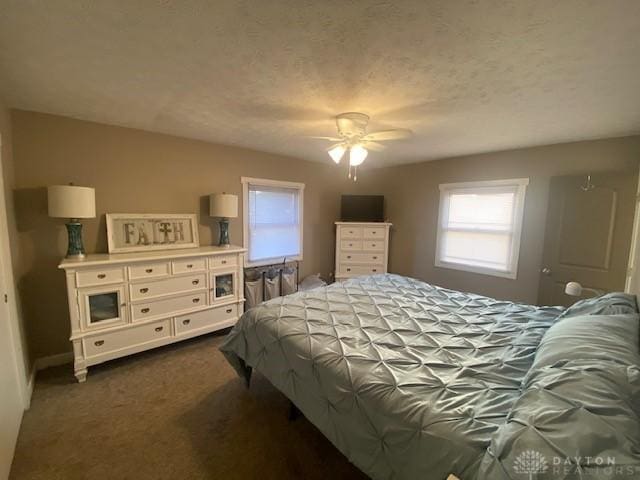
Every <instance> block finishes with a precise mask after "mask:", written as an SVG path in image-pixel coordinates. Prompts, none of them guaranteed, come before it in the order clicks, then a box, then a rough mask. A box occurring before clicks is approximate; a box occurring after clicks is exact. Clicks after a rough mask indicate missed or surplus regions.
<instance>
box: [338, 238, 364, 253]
mask: <svg viewBox="0 0 640 480" xmlns="http://www.w3.org/2000/svg"><path fill="white" fill-rule="evenodd" d="M340 249H341V250H351V251H358V250H362V240H341V241H340Z"/></svg>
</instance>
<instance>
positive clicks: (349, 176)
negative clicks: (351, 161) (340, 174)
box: [347, 165, 351, 179]
mask: <svg viewBox="0 0 640 480" xmlns="http://www.w3.org/2000/svg"><path fill="white" fill-rule="evenodd" d="M347 178H349V179H350V178H351V165H349V175H348V176H347Z"/></svg>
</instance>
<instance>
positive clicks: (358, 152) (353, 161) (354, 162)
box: [349, 145, 369, 167]
mask: <svg viewBox="0 0 640 480" xmlns="http://www.w3.org/2000/svg"><path fill="white" fill-rule="evenodd" d="M367 155H369V152H368V151H367V149H366V148H364V147H363V146H362V145H354V146H353V147H351V150H350V151H349V165H350V166H352V167H357V166H358V165H360V164H362V162H364V160H365V158H367Z"/></svg>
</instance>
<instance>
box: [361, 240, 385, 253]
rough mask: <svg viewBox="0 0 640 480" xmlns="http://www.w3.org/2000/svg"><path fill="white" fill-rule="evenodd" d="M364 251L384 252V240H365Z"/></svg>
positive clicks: (363, 243)
mask: <svg viewBox="0 0 640 480" xmlns="http://www.w3.org/2000/svg"><path fill="white" fill-rule="evenodd" d="M362 250H365V251H367V252H384V240H364V241H363V242H362Z"/></svg>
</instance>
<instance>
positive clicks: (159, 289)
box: [129, 273, 207, 300]
mask: <svg viewBox="0 0 640 480" xmlns="http://www.w3.org/2000/svg"><path fill="white" fill-rule="evenodd" d="M206 281H207V275H206V274H205V273H197V274H195V275H184V276H181V277H170V278H165V279H162V280H153V281H149V282H141V283H133V284H131V285H129V288H130V298H131V300H141V299H143V298H153V297H159V296H162V295H170V294H172V293H181V292H189V291H192V290H201V289H203V288H205V287H206Z"/></svg>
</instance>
